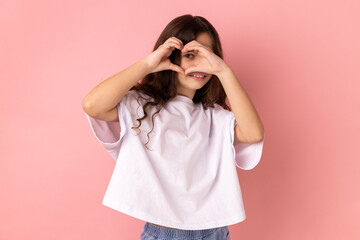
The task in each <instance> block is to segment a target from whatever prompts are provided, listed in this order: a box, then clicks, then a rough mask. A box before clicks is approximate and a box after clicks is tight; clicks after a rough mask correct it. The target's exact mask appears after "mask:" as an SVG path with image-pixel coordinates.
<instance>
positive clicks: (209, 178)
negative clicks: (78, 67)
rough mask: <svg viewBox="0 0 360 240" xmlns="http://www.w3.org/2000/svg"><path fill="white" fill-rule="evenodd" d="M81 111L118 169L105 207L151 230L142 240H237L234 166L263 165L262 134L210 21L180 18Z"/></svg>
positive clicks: (238, 199)
mask: <svg viewBox="0 0 360 240" xmlns="http://www.w3.org/2000/svg"><path fill="white" fill-rule="evenodd" d="M139 80H141V81H139ZM226 97H228V99H229V102H230V104H231V106H232V111H231V110H230V109H229V107H228V106H227V105H226V103H225V99H226ZM82 107H83V109H84V111H85V115H86V117H87V119H88V121H89V123H90V126H91V128H92V130H93V133H94V134H95V136H96V138H97V140H98V141H100V143H101V144H102V145H103V146H104V148H105V149H106V150H107V152H108V153H109V154H110V155H111V156H112V157H113V158H114V159H115V160H116V165H115V169H114V172H113V175H112V177H111V180H110V183H109V186H108V188H107V190H106V193H105V196H104V199H103V204H104V205H105V206H108V207H110V208H113V209H115V210H117V211H120V212H122V213H125V214H127V215H129V216H132V217H135V218H138V219H141V220H144V221H146V223H145V226H144V231H143V233H142V234H141V239H230V236H229V230H228V227H227V226H228V225H231V224H235V223H238V222H241V221H243V220H245V218H246V216H245V211H244V206H243V201H242V195H241V189H240V184H239V182H238V176H237V172H236V166H237V167H239V168H241V169H244V170H249V169H252V168H254V167H255V166H256V165H257V164H258V162H259V161H260V158H261V154H262V148H263V141H264V128H263V125H262V122H261V120H260V118H259V116H258V114H257V112H256V110H255V108H254V106H253V104H252V102H251V100H250V99H249V97H248V96H247V94H246V93H245V90H244V89H243V88H242V87H241V85H240V83H239V82H238V80H237V78H236V76H235V74H234V73H233V71H232V70H231V68H230V67H229V66H228V65H227V64H226V63H225V62H224V60H223V54H222V48H221V44H220V39H219V36H218V33H217V31H216V30H215V28H214V27H213V26H212V25H211V24H210V23H209V21H207V20H206V19H205V18H203V17H200V16H192V15H183V16H179V17H177V18H175V19H173V20H172V21H171V22H170V23H169V24H168V25H167V26H166V27H165V29H164V30H163V32H162V33H161V34H160V37H159V38H158V40H157V42H156V44H155V46H154V49H153V52H152V53H150V54H149V55H147V56H146V57H144V58H142V59H141V60H139V61H138V62H136V63H134V64H133V65H131V66H130V67H128V68H126V69H125V70H123V71H121V72H119V73H117V74H115V75H113V76H111V77H110V78H108V79H106V80H105V81H103V82H102V83H100V84H99V85H97V86H96V87H95V88H94V89H92V90H91V91H90V92H89V93H88V94H87V95H86V96H85V98H84V99H83V102H82Z"/></svg>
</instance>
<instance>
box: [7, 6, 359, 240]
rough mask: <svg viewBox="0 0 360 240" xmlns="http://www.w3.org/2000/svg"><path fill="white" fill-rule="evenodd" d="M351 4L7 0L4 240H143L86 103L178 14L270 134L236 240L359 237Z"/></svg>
mask: <svg viewBox="0 0 360 240" xmlns="http://www.w3.org/2000/svg"><path fill="white" fill-rule="evenodd" d="M359 12H360V2H359V1H356V0H353V1H350V0H341V1H340V0H338V1H329V0H327V1H325V0H322V1H320V0H317V1H309V0H303V1H280V0H273V1H260V0H253V1H238V0H233V1H226V2H224V3H221V4H220V2H219V1H205V0H203V1H193V0H191V1H187V0H186V1H177V2H175V1H173V2H171V3H170V2H169V1H159V0H158V1H143V2H139V1H106V2H104V1H69V0H67V1H45V0H36V1H21V0H11V1H10V0H8V1H2V3H1V7H0V32H1V38H0V52H1V53H0V56H1V60H0V69H1V71H0V79H1V86H0V103H1V108H0V111H1V118H0V132H1V140H0V149H1V155H0V158H1V162H0V184H1V185H0V239H4V240H18V239H19V240H20V239H34V240H35V239H36V240H38V239H44V240H45V239H46V240H47V239H59V240H60V239H67V240H72V239H88V240H90V239H140V234H141V232H142V231H143V226H144V224H145V222H144V221H142V220H138V219H135V218H132V217H130V216H128V215H125V214H123V213H119V212H116V211H115V210H112V209H110V208H108V207H105V206H103V205H102V204H101V202H102V199H103V196H104V194H105V190H106V187H107V184H108V183H109V180H110V177H111V174H112V171H113V168H114V165H115V162H114V160H113V159H112V158H111V157H110V155H108V154H107V153H106V151H105V150H104V149H103V148H102V146H101V145H100V143H99V142H97V140H96V139H95V137H94V135H93V133H92V131H91V129H90V126H89V124H88V122H87V120H86V118H85V115H84V113H83V110H82V107H81V101H82V99H83V97H84V96H85V95H86V94H87V93H88V92H89V91H90V90H91V89H92V88H93V87H95V85H97V84H98V83H100V82H101V81H103V80H105V79H106V78H107V77H109V76H111V75H113V74H115V73H117V72H119V71H121V70H122V69H124V68H126V67H128V66H129V65H131V64H133V63H134V62H135V61H137V60H139V59H140V58H142V57H144V56H146V55H147V54H149V53H150V52H151V50H152V47H153V45H154V44H155V41H156V39H157V37H158V36H159V34H160V32H161V31H162V30H163V28H164V27H165V26H166V24H167V23H168V22H169V21H170V20H172V19H173V18H175V17H177V16H179V15H182V14H186V13H190V14H193V15H201V16H204V17H205V18H207V19H208V20H209V21H210V22H211V23H212V24H213V25H214V26H215V28H216V29H217V30H218V32H219V34H220V37H221V40H222V44H223V49H224V53H225V61H226V62H227V63H228V64H229V65H230V66H231V67H232V68H233V69H234V71H235V72H236V74H237V76H238V79H239V81H240V82H241V84H242V86H243V87H244V88H245V89H246V91H247V93H248V94H249V96H250V97H251V99H252V100H253V102H254V104H255V106H256V108H257V110H258V112H259V114H260V116H261V119H262V120H263V123H264V126H265V131H266V134H267V137H266V140H265V144H264V149H263V156H262V160H261V162H260V163H259V165H258V166H257V167H256V168H254V169H253V170H251V171H244V170H240V169H237V170H238V174H239V181H240V184H241V188H242V193H243V197H244V205H245V210H246V215H247V219H246V220H245V221H244V222H241V223H239V224H235V225H230V226H229V229H230V236H231V239H233V240H235V239H247V240H252V239H261V240H263V239H265V240H266V239H276V240H281V239H284V240H285V239H292V240H296V239H299V240H300V239H301V240H308V239H327V240H331V239H360V230H359V228H358V227H359V222H360V188H359V183H360V174H359V167H360V162H359V160H360V158H359V153H358V150H359V147H358V146H357V143H359V133H360V127H359V123H360V113H359V105H360V104H359V103H360V101H359V100H360V99H359V95H357V93H359V90H360V81H359V80H360V72H359V68H360V64H359V62H360V47H359V46H360V45H359V43H360V33H359V23H360V14H359Z"/></svg>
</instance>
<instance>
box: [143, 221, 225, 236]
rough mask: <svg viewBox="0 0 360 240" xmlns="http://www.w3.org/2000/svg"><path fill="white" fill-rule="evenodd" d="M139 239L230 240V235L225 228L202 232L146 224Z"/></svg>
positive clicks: (203, 230)
mask: <svg viewBox="0 0 360 240" xmlns="http://www.w3.org/2000/svg"><path fill="white" fill-rule="evenodd" d="M140 238H141V240H170V239H174V240H230V234H229V229H228V227H227V226H224V227H218V228H210V229H202V230H183V229H169V228H163V227H158V226H156V225H154V224H151V223H149V222H146V223H145V226H144V231H143V233H142V234H141V236H140Z"/></svg>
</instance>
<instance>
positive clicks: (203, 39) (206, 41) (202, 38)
mask: <svg viewBox="0 0 360 240" xmlns="http://www.w3.org/2000/svg"><path fill="white" fill-rule="evenodd" d="M196 41H198V42H199V43H201V44H202V45H204V46H206V47H208V48H210V49H212V39H211V37H210V35H209V34H208V33H205V32H203V33H200V34H199V35H198V36H197V37H196Z"/></svg>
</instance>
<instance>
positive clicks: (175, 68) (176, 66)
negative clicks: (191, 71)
mask: <svg viewBox="0 0 360 240" xmlns="http://www.w3.org/2000/svg"><path fill="white" fill-rule="evenodd" d="M169 68H170V70H173V71H175V72H179V73H181V74H185V70H184V69H183V68H182V67H180V66H178V65H176V64H171V65H170V67H169Z"/></svg>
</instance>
